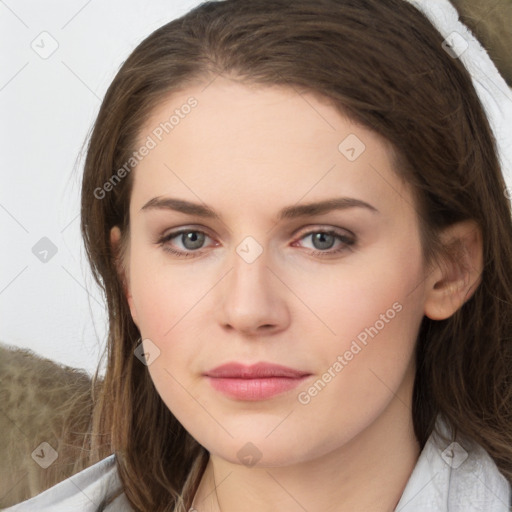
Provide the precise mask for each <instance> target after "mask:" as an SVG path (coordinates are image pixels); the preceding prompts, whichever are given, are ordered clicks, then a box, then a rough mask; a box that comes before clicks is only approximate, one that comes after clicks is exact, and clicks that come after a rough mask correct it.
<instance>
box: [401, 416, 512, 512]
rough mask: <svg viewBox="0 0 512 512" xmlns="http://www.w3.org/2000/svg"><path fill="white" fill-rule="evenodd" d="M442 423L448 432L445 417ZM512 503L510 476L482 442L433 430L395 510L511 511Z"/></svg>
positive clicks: (402, 511) (443, 511) (440, 422)
mask: <svg viewBox="0 0 512 512" xmlns="http://www.w3.org/2000/svg"><path fill="white" fill-rule="evenodd" d="M438 425H439V430H440V431H441V432H443V433H445V434H448V430H447V428H446V425H445V424H444V422H443V420H442V419H441V418H439V420H438ZM511 505H512V492H511V487H510V484H509V482H508V480H507V479H506V478H505V476H504V475H503V474H502V473H501V472H500V471H499V470H498V467H497V466H496V464H495V462H494V460H493V459H492V458H491V457H490V455H489V454H488V453H487V452H486V451H485V450H484V449H483V448H482V447H481V446H479V445H478V444H476V443H471V442H468V441H460V442H457V441H452V442H445V441H443V440H442V439H441V438H440V437H438V436H436V435H435V434H434V433H433V434H432V435H431V436H430V438H429V439H428V441H427V443H426V445H425V447H424V448H423V450H422V452H421V454H420V457H419V459H418V461H417V464H416V466H415V468H414V470H413V472H412V474H411V476H410V478H409V481H408V482H407V484H406V486H405V489H404V492H403V494H402V497H401V499H400V501H399V503H398V506H397V508H396V509H395V510H397V511H400V512H413V511H417V510H422V511H437V512H448V511H450V512H469V511H472V510H474V511H483V510H485V511H486V512H509V511H510V510H512V509H511V508H510V507H511Z"/></svg>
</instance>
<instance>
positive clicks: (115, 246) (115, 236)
mask: <svg viewBox="0 0 512 512" xmlns="http://www.w3.org/2000/svg"><path fill="white" fill-rule="evenodd" d="M120 242H121V230H120V229H119V227H118V226H114V227H113V228H112V229H111V230H110V246H111V248H112V254H113V255H114V261H115V266H116V270H117V274H118V276H119V279H120V280H121V283H122V287H123V291H124V295H125V297H126V300H127V302H128V306H129V308H130V313H131V315H132V319H133V321H134V323H135V324H136V325H138V324H137V318H136V314H135V307H134V304H133V297H132V295H131V291H130V282H129V279H128V278H127V276H126V270H125V265H124V264H123V262H122V261H121V250H120Z"/></svg>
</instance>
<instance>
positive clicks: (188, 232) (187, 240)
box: [157, 229, 210, 258]
mask: <svg viewBox="0 0 512 512" xmlns="http://www.w3.org/2000/svg"><path fill="white" fill-rule="evenodd" d="M175 238H176V239H177V241H178V242H180V243H181V244H182V246H183V249H182V250H180V249H174V248H173V247H171V245H169V242H171V240H174V239H175ZM207 238H210V237H209V236H208V235H207V234H206V233H205V232H204V231H200V230H197V229H181V230H179V231H173V232H172V233H169V234H167V235H165V236H163V237H162V238H160V240H158V242H157V243H158V244H159V245H161V246H162V249H163V250H164V251H166V252H168V253H171V254H174V255H176V256H179V257H185V258H188V257H192V258H193V257H195V256H196V254H194V253H198V254H197V255H199V254H201V252H202V251H200V249H201V248H202V246H203V244H204V242H205V240H206V239H207ZM175 243H176V242H175Z"/></svg>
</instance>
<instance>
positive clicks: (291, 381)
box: [204, 363, 311, 401]
mask: <svg viewBox="0 0 512 512" xmlns="http://www.w3.org/2000/svg"><path fill="white" fill-rule="evenodd" d="M204 375H205V376H206V377H208V380H209V381H210V384H211V385H212V387H213V388H214V389H216V390H217V391H220V392H222V393H224V394H225V395H227V396H230V397H231V398H236V399H239V400H252V401H255V400H265V399H267V398H270V397H272V396H275V395H278V394H280V393H284V392H285V391H289V390H291V389H293V388H295V387H296V386H298V385H299V384H300V383H301V382H302V381H303V380H304V379H305V378H306V377H308V376H309V375H311V374H310V373H307V372H303V371H300V370H295V369H293V368H288V367H286V366H280V365H276V364H271V363H257V364H254V365H251V366H246V365H243V364H240V363H228V364H223V365H221V366H218V367H217V368H214V369H213V370H210V371H208V372H206V373H205V374H204Z"/></svg>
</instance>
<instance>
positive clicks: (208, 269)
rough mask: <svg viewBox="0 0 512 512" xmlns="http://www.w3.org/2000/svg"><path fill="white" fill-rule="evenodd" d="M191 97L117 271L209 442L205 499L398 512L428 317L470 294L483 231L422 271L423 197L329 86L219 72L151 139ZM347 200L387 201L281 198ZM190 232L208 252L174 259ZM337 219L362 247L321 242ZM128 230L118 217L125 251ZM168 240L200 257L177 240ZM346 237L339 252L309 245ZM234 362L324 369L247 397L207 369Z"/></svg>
mask: <svg viewBox="0 0 512 512" xmlns="http://www.w3.org/2000/svg"><path fill="white" fill-rule="evenodd" d="M190 96H194V97H195V98H196V99H197V100H198V106H197V107H196V108H195V109H194V110H192V111H191V113H190V114H189V115H188V116H186V117H184V118H183V119H181V120H180V124H179V125H177V126H176V127H175V128H174V129H173V130H172V131H170V132H169V134H168V135H166V136H165V137H164V138H163V140H162V141H161V142H159V143H158V145H157V146H156V147H155V148H154V149H152V150H151V151H150V152H149V154H148V155H147V156H146V157H145V158H144V159H143V160H142V161H141V162H140V163H139V164H138V166H137V167H136V169H135V170H134V171H132V172H134V173H135V175H134V187H133V192H132V197H131V202H130V239H129V243H128V251H127V253H126V255H125V258H124V260H123V266H122V270H121V271H120V272H121V273H122V277H123V278H124V279H125V282H126V288H125V290H126V297H127V300H128V303H129V305H130V310H131V314H132V317H133V320H134V322H135V323H136V325H137V326H138V328H139V329H140V332H141V336H142V339H143V340H145V341H144V347H145V349H148V350H149V349H150V343H149V342H148V341H147V339H149V340H151V343H152V344H154V345H151V346H157V347H158V348H159V350H160V355H159V356H158V357H157V358H156V359H154V362H153V363H151V364H150V365H149V366H148V370H149V372H150V375H151V378H152V380H153V382H154V384H155V387H156V389H157V391H158V393H159V394H160V396H161V397H162V399H163V401H164V402H165V404H166V405H167V406H168V407H169V409H170V410H171V411H172V413H173V414H174V415H175V416H176V417H177V418H178V420H179V421H180V422H181V423H182V425H183V426H184V427H185V428H186V429H187V430H188V431H189V432H190V434H191V435H192V436H193V437H194V438H195V439H197V441H198V442H199V443H201V444H202V445H203V446H204V447H206V449H207V450H208V451H209V452H210V460H209V463H208V466H207V469H206V471H205V473H204V475H203V479H202V481H201V485H200V487H199V490H198V493H197V494H196V497H195V501H194V507H195V509H197V510H199V511H200V512H207V511H220V510H222V511H223V512H231V511H237V512H240V511H254V510H258V511H261V512H266V511H277V510H287V511H292V512H295V511H303V510H304V509H305V510H309V511H312V510H323V511H345V510H350V511H359V510H361V511H389V510H393V508H394V507H395V506H396V504H397V503H398V501H399V499H400V496H401V494H402V492H403V489H404V487H405V485H406V483H407V481H408V479H409V477H410V474H411V472H412V470H413V468H414V466H415V464H416V461H417V459H418V456H419V454H420V449H419V445H418V442H417V440H416V438H415V436H414V431H413V423H412V411H411V397H412V389H413V382H414V374H415V365H414V347H415V341H416V336H417V333H418V329H419V326H420V323H421V320H422V318H423V315H427V316H429V317H431V318H433V319H443V318H447V317H449V316H450V315H452V314H453V313H454V312H455V311H456V310H457V309H458V308H459V307H460V306H461V305H462V304H463V302H464V301H465V300H467V299H468V298H469V297H470V296H471V294H472V293H473V291H474V289H475V287H476V286H477V284H478V282H479V281H478V279H479V277H478V276H479V274H480V272H481V268H482V266H481V265H482V254H481V253H482V251H481V236H480V233H479V231H478V230H477V229H476V228H475V226H474V225H473V224H471V223H460V224H458V225H455V226H452V227H451V228H450V230H449V231H447V232H446V233H444V235H443V236H444V239H445V240H446V241H448V240H451V239H454V238H458V239H460V240H462V241H463V242H464V243H465V245H466V248H467V250H466V252H465V255H466V262H467V263H469V266H470V268H471V271H470V273H469V274H466V275H463V274H462V273H461V272H460V268H459V267H456V266H453V265H446V266H443V267H440V266H436V267H435V268H433V269H427V268H426V267H425V265H424V263H423V260H422V253H421V246H420V239H419V231H418V217H417V213H416V210H415V209H414V204H413V200H412V196H411V191H410V190H409V189H408V187H407V186H406V185H405V184H404V183H403V182H402V181H401V180H400V179H399V178H398V177H397V176H396V174H395V173H394V171H393V167H392V163H391V162H392V161H391V152H390V151H391V150H390V147H389V146H388V145H387V144H386V141H384V140H383V139H382V138H380V137H379V136H378V135H376V134H375V133H373V132H371V131H369V130H368V129H366V128H363V127H361V126H358V125H356V124H354V123H353V122H351V121H350V120H349V119H347V118H346V117H344V116H343V115H341V114H340V113H339V112H338V111H337V110H335V109H334V107H333V106H331V104H329V102H328V101H326V100H325V99H324V98H322V97H318V96H316V95H312V94H310V93H303V94H299V93H297V92H296V91H295V90H294V89H292V88H284V87H269V86H265V87H259V86H258V87H257V86H247V85H242V84H240V83H236V82H234V81H232V80H229V79H228V78H224V77H218V78H216V79H215V80H214V81H213V83H211V84H210V85H207V84H206V83H205V84H197V85H195V86H189V87H188V88H187V89H186V90H183V91H179V92H174V93H173V94H172V95H170V96H168V98H166V100H165V102H163V103H161V104H160V105H159V106H158V107H157V108H156V109H155V110H154V112H153V114H152V116H151V118H150V119H149V121H148V122H147V123H146V125H145V126H144V128H143V129H142V130H141V132H140V141H141V142H142V141H144V140H146V137H147V136H148V135H151V133H152V130H154V128H155V127H156V126H158V125H159V123H160V122H162V121H163V120H166V119H168V118H169V116H170V114H172V112H173V111H174V109H176V108H179V107H180V106H181V105H183V104H184V103H185V102H186V101H187V98H189V97H190ZM349 134H355V135H356V136H357V137H358V138H359V139H360V140H361V141H363V143H364V144H365V146H366V149H365V150H364V152H363V153H362V154H361V155H360V156H359V157H358V158H357V159H356V160H354V161H349V160H348V159H347V158H346V157H345V156H344V155H343V154H342V153H341V152H340V151H339V150H338V145H339V144H340V142H341V141H343V140H344V139H345V138H346V137H347V136H348V135H349ZM156 196H159V197H165V196H167V197H174V198H179V199H184V200H188V201H192V202H195V203H203V202H204V203H206V204H208V205H209V206H211V208H213V209H214V210H215V211H216V212H217V213H218V214H219V215H220V216H221V219H222V220H215V219H205V218H202V217H198V216H197V215H190V214H184V213H179V212H175V211H172V210H165V209H147V210H142V211H141V208H142V206H143V205H144V204H146V203H147V202H148V201H149V200H150V199H152V198H154V197H156ZM340 196H346V197H351V198H357V199H360V200H362V201H365V202H367V203H369V204H370V205H372V206H373V207H374V208H376V209H377V210H378V212H373V211H370V210H369V209H365V208H357V207H354V208H348V209H345V210H334V211H331V212H328V213H323V214H321V215H315V216H309V217H302V218H296V219H285V220H281V221H279V222H278V221H277V220H276V219H277V213H278V211H279V210H280V209H281V208H284V207H285V206H290V205H296V204H298V203H300V204H304V203H309V202H314V201H320V200H324V199H328V198H333V197H340ZM181 227H187V228H189V229H191V230H192V231H193V230H194V229H196V230H203V231H204V232H205V233H206V234H207V235H208V236H207V237H206V238H205V239H204V243H203V245H202V246H200V249H195V250H196V251H202V253H199V256H195V257H183V258H179V257H177V256H175V255H172V254H169V253H167V252H165V251H164V248H163V246H162V245H159V244H158V243H156V241H157V240H158V239H159V237H161V236H163V235H165V234H168V233H170V232H172V231H176V230H177V229H178V228H181ZM326 229H336V230H337V231H338V232H339V233H340V234H341V235H343V236H349V237H351V238H352V239H355V243H354V244H353V245H352V246H345V247H344V244H343V241H342V240H341V239H337V238H334V239H327V242H329V241H330V240H331V241H330V243H331V245H332V247H331V246H329V247H327V245H328V244H327V243H324V245H323V246H322V245H321V244H319V243H318V242H317V243H315V241H314V233H316V232H318V230H320V231H321V230H326ZM315 230H316V231H315ZM247 236H251V237H253V238H254V239H255V240H256V242H257V244H258V245H259V246H260V248H261V250H262V253H261V254H260V255H259V257H258V258H256V259H255V261H253V262H252V263H248V262H247V261H246V260H244V259H243V258H242V257H241V256H240V255H239V254H238V253H237V251H236V249H237V247H238V246H239V244H240V243H241V242H242V241H243V240H244V239H245V237H247ZM119 239H120V231H119V229H118V228H117V227H115V228H113V229H112V232H111V241H112V245H113V247H114V248H118V245H119ZM184 243H185V244H187V245H184ZM166 246H168V247H169V246H171V247H173V248H175V249H178V250H182V251H185V252H187V251H188V252H194V249H190V247H193V245H191V244H190V242H187V240H186V239H185V240H184V239H183V237H182V236H181V235H179V236H176V237H175V238H173V239H172V240H170V241H168V242H166ZM326 247H327V248H326ZM342 247H344V250H343V251H342V252H340V253H338V254H335V255H332V256H329V257H322V256H318V255H313V254H312V251H318V252H321V251H324V252H325V251H327V250H329V249H332V250H335V249H338V248H342ZM251 250H252V249H251ZM195 254H198V253H197V252H196V253H195ZM394 303H399V304H400V305H401V306H402V309H401V310H400V312H398V313H396V315H394V318H393V319H392V320H389V321H388V322H386V323H385V326H384V327H383V328H382V329H381V330H379V332H378V334H377V335H376V336H375V337H374V338H369V339H368V343H367V345H366V346H363V348H362V350H361V351H360V352H358V353H357V355H355V356H354V357H353V358H352V359H351V360H350V361H348V362H347V364H346V366H344V367H343V369H342V371H341V372H339V373H337V374H336V377H334V378H332V379H331V381H330V382H329V383H328V384H327V385H326V386H325V387H324V388H323V389H322V390H321V392H319V393H317V395H316V396H314V397H312V398H311V400H310V402H309V403H307V404H302V403H300V402H299V401H298V394H299V393H300V392H301V391H305V390H306V391H307V390H308V389H309V388H310V387H311V386H312V385H313V384H314V382H315V381H318V379H319V378H321V377H322V375H323V374H324V373H325V372H326V371H327V370H328V368H329V367H332V366H333V363H334V362H335V361H336V360H337V357H338V356H339V355H343V354H344V353H345V352H346V351H347V350H348V349H349V348H350V345H351V343H352V341H353V340H354V339H356V337H357V335H358V334H360V333H361V332H362V331H364V330H365V328H367V327H370V326H374V325H375V324H376V321H377V320H379V318H381V317H380V315H381V314H385V312H386V311H387V310H389V309H390V308H392V305H393V304H394ZM229 361H238V362H242V363H245V364H251V363H255V362H259V361H266V362H273V363H277V364H281V365H285V366H289V367H292V368H295V369H300V370H304V371H307V372H309V373H311V374H312V375H311V376H310V377H308V379H307V380H306V381H305V382H304V383H303V384H302V385H301V386H300V387H299V388H297V389H294V390H292V391H288V392H286V393H284V394H281V395H278V396H275V397H273V398H270V399H267V400H262V401H253V402H249V401H243V400H236V399H232V398H228V397H226V396H225V395H223V394H221V393H220V392H218V391H216V390H215V389H213V387H212V386H211V385H210V383H209V381H208V379H206V378H205V377H204V376H202V373H203V372H205V371H207V370H210V369H213V368H214V367H216V366H218V365H220V364H223V363H226V362H229ZM248 442H250V443H252V445H254V446H255V447H257V449H258V451H259V453H261V458H260V459H259V461H258V462H257V463H256V464H255V465H253V466H248V465H246V464H244V463H243V462H242V461H241V460H240V459H239V457H238V456H237V452H238V451H239V450H240V449H241V448H242V447H244V446H245V445H246V443H248ZM246 449H247V448H246ZM252 449H253V448H251V450H252ZM215 487H216V488H215Z"/></svg>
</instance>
